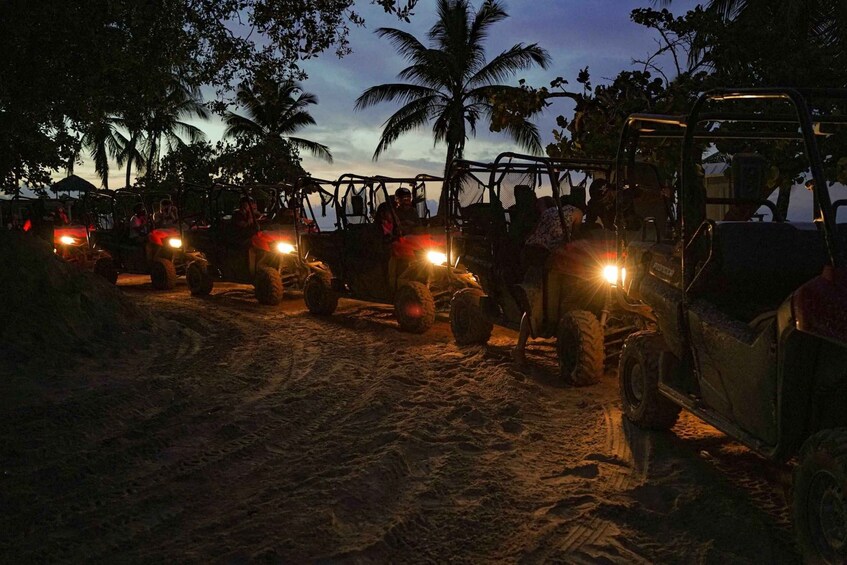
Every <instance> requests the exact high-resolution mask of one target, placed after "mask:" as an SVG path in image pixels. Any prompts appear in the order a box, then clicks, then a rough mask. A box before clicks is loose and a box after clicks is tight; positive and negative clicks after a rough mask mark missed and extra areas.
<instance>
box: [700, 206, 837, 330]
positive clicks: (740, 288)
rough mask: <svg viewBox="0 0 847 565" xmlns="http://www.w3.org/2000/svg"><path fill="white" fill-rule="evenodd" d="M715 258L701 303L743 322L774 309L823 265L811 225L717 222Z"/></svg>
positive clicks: (818, 240) (818, 238) (821, 243)
mask: <svg viewBox="0 0 847 565" xmlns="http://www.w3.org/2000/svg"><path fill="white" fill-rule="evenodd" d="M714 252H715V256H714V263H713V266H712V268H711V269H710V272H709V273H708V274H707V275H706V277H705V280H704V287H703V291H704V298H705V299H707V300H708V301H710V302H712V303H714V304H715V305H716V306H717V307H718V308H720V309H722V310H724V311H725V312H727V313H728V314H730V315H732V316H733V317H735V318H737V319H739V320H742V321H745V322H747V321H750V320H752V319H753V318H754V317H755V316H756V315H758V314H761V313H762V312H765V311H768V310H775V309H776V308H778V307H779V305H780V304H781V303H782V302H783V301H784V300H785V299H786V298H787V297H788V296H789V295H790V294H791V293H792V292H794V291H795V290H796V289H797V288H798V287H799V286H801V285H802V284H803V283H805V282H807V281H809V280H811V279H812V278H814V277H816V276H818V275H819V274H820V273H821V270H822V269H823V266H824V265H825V264H826V260H827V256H826V250H825V246H824V240H823V234H822V233H821V232H820V231H819V230H818V229H817V228H816V226H814V225H813V224H789V223H774V222H764V223H763V222H718V223H717V224H716V230H715V248H714Z"/></svg>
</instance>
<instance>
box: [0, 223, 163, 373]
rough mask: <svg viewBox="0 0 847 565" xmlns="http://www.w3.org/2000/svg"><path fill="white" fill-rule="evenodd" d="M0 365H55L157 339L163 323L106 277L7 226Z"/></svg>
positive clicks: (0, 240) (1, 256)
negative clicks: (155, 335) (152, 335)
mask: <svg viewBox="0 0 847 565" xmlns="http://www.w3.org/2000/svg"><path fill="white" fill-rule="evenodd" d="M0 265H2V268H0V288H2V292H3V293H4V295H5V296H4V299H3V300H1V301H0V369H2V368H11V369H20V368H23V367H25V366H32V365H44V366H55V364H56V363H57V362H59V361H61V360H62V359H65V358H67V357H68V356H70V357H77V356H80V355H82V356H94V355H98V354H100V353H103V352H104V351H103V350H104V348H106V349H109V350H113V349H116V348H118V347H127V348H129V347H134V346H138V345H141V344H142V342H145V341H149V337H150V331H151V330H152V329H153V328H154V327H155V326H157V325H159V324H160V322H158V321H157V320H156V319H154V318H153V317H152V316H150V315H149V314H147V313H146V312H144V311H142V310H140V309H139V308H138V307H137V306H135V305H134V304H133V303H132V302H130V301H129V299H127V298H126V297H125V296H124V295H123V294H122V293H121V291H120V290H118V289H117V288H116V287H114V286H112V285H110V284H109V283H107V282H106V281H105V280H103V279H102V278H101V277H98V276H96V275H95V274H93V273H90V272H83V271H81V270H80V269H78V268H77V267H75V266H73V265H69V264H67V263H65V262H63V261H62V260H60V259H59V258H58V257H56V256H55V254H54V253H53V249H52V248H51V247H50V246H49V245H48V244H46V243H45V242H43V241H42V240H40V239H38V238H34V237H32V236H28V235H26V234H21V233H17V232H0Z"/></svg>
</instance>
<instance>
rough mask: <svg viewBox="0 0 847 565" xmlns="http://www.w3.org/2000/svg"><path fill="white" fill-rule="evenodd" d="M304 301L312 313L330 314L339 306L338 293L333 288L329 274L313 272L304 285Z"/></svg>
mask: <svg viewBox="0 0 847 565" xmlns="http://www.w3.org/2000/svg"><path fill="white" fill-rule="evenodd" d="M303 301H304V302H305V303H306V308H308V309H309V312H311V313H312V314H317V315H319V316H329V315H330V314H332V313H333V312H335V309H336V308H337V307H338V293H336V292H335V291H334V290H332V285H331V284H330V279H329V276H328V275H326V274H324V273H312V274H311V275H309V276H308V277H306V283H305V284H304V285H303Z"/></svg>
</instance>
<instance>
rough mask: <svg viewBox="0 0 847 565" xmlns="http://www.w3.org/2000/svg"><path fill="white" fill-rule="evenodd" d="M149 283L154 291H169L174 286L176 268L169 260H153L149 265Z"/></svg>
mask: <svg viewBox="0 0 847 565" xmlns="http://www.w3.org/2000/svg"><path fill="white" fill-rule="evenodd" d="M150 283H151V284H152V285H153V288H155V289H156V290H170V289H172V288H173V287H175V286H176V267H175V266H174V262H173V261H171V260H170V259H163V258H161V257H159V258H157V259H153V263H152V264H151V265H150Z"/></svg>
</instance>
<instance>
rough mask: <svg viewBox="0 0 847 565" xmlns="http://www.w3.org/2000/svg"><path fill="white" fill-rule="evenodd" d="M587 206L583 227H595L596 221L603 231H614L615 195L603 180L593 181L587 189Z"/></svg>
mask: <svg viewBox="0 0 847 565" xmlns="http://www.w3.org/2000/svg"><path fill="white" fill-rule="evenodd" d="M588 197H589V198H588V204H587V205H586V213H585V227H586V228H588V229H593V228H595V227H597V221H598V220H599V221H600V225H601V226H602V227H603V229H607V230H614V229H615V193H614V191H613V190H611V188H610V187H608V186H607V185H606V181H605V180H603V179H595V180H594V181H592V183H591V186H590V187H589V188H588Z"/></svg>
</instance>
